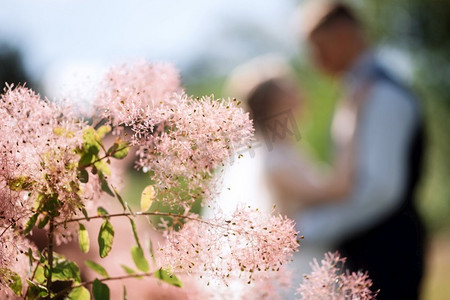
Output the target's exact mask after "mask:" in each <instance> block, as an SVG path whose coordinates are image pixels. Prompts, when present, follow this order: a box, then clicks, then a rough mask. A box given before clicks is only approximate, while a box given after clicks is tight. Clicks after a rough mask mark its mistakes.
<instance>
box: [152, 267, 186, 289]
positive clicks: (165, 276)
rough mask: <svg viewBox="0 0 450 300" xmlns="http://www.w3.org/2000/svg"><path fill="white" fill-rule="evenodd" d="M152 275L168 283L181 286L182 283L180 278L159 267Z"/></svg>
mask: <svg viewBox="0 0 450 300" xmlns="http://www.w3.org/2000/svg"><path fill="white" fill-rule="evenodd" d="M153 276H155V278H158V279H160V280H162V281H164V282H165V283H168V284H170V285H174V286H177V287H183V283H182V282H181V280H179V279H178V278H177V277H176V276H175V275H173V274H170V273H169V272H168V271H167V270H164V269H159V270H157V271H155V273H153Z"/></svg>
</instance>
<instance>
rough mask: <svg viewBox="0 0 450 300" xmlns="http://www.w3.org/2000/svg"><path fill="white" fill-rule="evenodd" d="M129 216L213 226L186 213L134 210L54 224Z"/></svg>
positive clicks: (61, 223) (60, 223)
mask: <svg viewBox="0 0 450 300" xmlns="http://www.w3.org/2000/svg"><path fill="white" fill-rule="evenodd" d="M130 216H162V217H174V218H184V219H188V220H192V221H198V222H201V223H205V224H208V225H212V226H214V224H212V223H209V222H207V221H205V220H202V219H200V218H196V217H192V216H186V215H181V214H174V213H170V212H168V213H165V212H135V213H127V212H123V213H117V214H107V215H96V216H92V217H89V216H88V217H87V218H86V217H80V218H75V219H70V220H67V221H63V222H59V223H56V224H55V226H59V225H63V224H66V223H72V222H78V221H84V220H88V219H89V220H90V219H105V218H106V219H107V218H115V217H130Z"/></svg>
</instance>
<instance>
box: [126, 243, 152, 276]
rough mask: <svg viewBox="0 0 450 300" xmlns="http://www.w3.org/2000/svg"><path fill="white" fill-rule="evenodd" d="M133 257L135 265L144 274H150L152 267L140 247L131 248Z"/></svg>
mask: <svg viewBox="0 0 450 300" xmlns="http://www.w3.org/2000/svg"><path fill="white" fill-rule="evenodd" d="M131 256H132V257H133V261H134V264H135V265H136V267H137V268H138V269H139V270H141V271H142V272H148V271H149V270H150V267H149V265H148V262H147V259H145V256H144V251H143V250H142V248H141V247H139V246H133V248H131Z"/></svg>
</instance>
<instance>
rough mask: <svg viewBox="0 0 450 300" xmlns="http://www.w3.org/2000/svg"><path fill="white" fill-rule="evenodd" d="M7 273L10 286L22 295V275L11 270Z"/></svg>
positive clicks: (18, 294) (15, 292) (17, 293)
mask: <svg viewBox="0 0 450 300" xmlns="http://www.w3.org/2000/svg"><path fill="white" fill-rule="evenodd" d="M7 273H8V274H7V279H6V280H7V282H9V284H8V286H9V288H10V289H11V290H12V291H13V292H14V294H16V295H17V296H20V294H21V293H22V279H20V276H19V274H17V273H14V272H11V271H8V272H7Z"/></svg>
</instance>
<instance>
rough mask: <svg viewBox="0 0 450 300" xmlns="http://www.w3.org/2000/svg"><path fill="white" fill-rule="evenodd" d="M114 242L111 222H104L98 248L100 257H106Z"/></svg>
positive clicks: (99, 234)
mask: <svg viewBox="0 0 450 300" xmlns="http://www.w3.org/2000/svg"><path fill="white" fill-rule="evenodd" d="M113 240H114V228H113V226H112V224H111V223H110V222H109V221H105V222H103V224H102V226H101V227H100V232H99V233H98V246H99V252H100V257H101V258H104V257H106V256H107V255H108V254H109V252H110V251H111V248H112V243H113Z"/></svg>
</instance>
